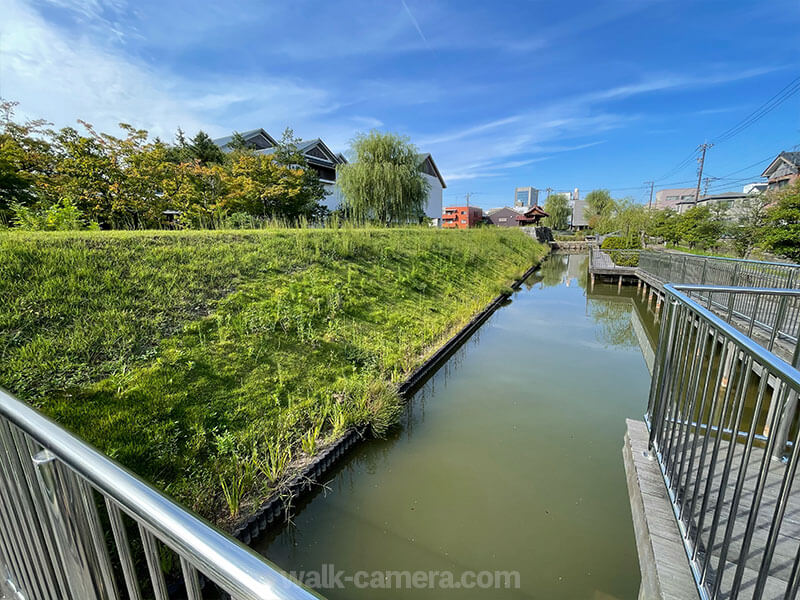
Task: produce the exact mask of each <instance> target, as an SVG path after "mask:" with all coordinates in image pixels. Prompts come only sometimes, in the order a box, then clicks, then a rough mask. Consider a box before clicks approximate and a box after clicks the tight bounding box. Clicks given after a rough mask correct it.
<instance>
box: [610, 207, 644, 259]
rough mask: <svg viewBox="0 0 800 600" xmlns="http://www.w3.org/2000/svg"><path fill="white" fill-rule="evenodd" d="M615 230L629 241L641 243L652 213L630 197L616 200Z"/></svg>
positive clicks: (614, 213)
mask: <svg viewBox="0 0 800 600" xmlns="http://www.w3.org/2000/svg"><path fill="white" fill-rule="evenodd" d="M613 222H614V231H618V232H620V234H621V235H622V237H624V238H625V240H626V241H627V242H628V243H631V244H632V243H634V242H635V243H636V244H637V247H638V246H640V245H641V242H642V240H643V238H644V234H645V232H646V231H647V228H648V224H649V222H650V213H649V212H648V210H647V209H646V208H645V207H644V206H642V205H641V204H637V203H635V202H634V201H633V200H631V199H630V198H624V199H622V200H617V201H615V202H614V212H613Z"/></svg>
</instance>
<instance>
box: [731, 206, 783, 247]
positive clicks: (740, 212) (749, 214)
mask: <svg viewBox="0 0 800 600" xmlns="http://www.w3.org/2000/svg"><path fill="white" fill-rule="evenodd" d="M771 201H772V200H771V199H770V197H769V196H768V195H766V194H758V195H756V196H753V197H751V198H746V199H745V200H743V201H742V202H741V204H740V205H739V206H738V207H736V209H735V214H736V215H737V218H736V221H735V222H734V223H733V224H731V225H730V226H729V227H728V229H727V233H728V237H730V239H731V241H732V243H733V248H734V250H735V251H736V254H737V255H738V256H739V257H740V258H747V257H748V256H750V253H751V252H752V251H753V248H755V247H756V245H758V243H759V241H760V240H761V236H762V233H763V228H764V225H765V223H766V221H767V206H768V205H769V203H770V202H771Z"/></svg>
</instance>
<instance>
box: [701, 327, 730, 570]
mask: <svg viewBox="0 0 800 600" xmlns="http://www.w3.org/2000/svg"><path fill="white" fill-rule="evenodd" d="M726 343H727V344H730V345H731V347H732V351H731V352H730V353H729V356H728V358H727V359H726V361H727V360H730V361H731V365H732V367H731V368H732V371H731V372H730V377H728V380H727V382H726V384H725V391H724V393H723V399H722V411H721V413H720V418H719V431H718V432H717V435H716V436H715V438H714V447H713V449H712V451H711V461H710V462H709V467H708V480H707V481H706V486H705V489H704V491H703V502H702V504H701V506H700V514H701V517H700V518H701V519H704V517H705V512H706V510H708V505H709V503H710V501H711V490H712V489H713V483H714V475H715V474H716V472H717V466H718V464H719V463H718V460H719V451H720V447H721V445H722V438H723V437H724V434H723V430H724V424H725V418H726V417H727V416H728V408H729V407H730V408H731V411H730V412H731V413H732V412H733V410H734V409H735V408H736V406H735V402H734V406H731V402H730V397H731V393H732V391H733V388H734V385H733V382H732V381H731V378H732V376H733V375H734V374H738V373H740V372H741V369H739V368H737V363H738V360H739V359H738V350H737V349H736V348H735V346H734V343H733V342H732V341H729V340H726ZM726 365H727V362H726V363H724V364H723V365H721V368H722V370H723V374H722V377H723V379H725V370H726V369H727V366H726ZM734 398H735V396H734ZM712 424H713V416H712V420H709V429H711V425H712ZM722 476H723V477H724V476H725V473H724V471H723V473H722ZM718 500H719V498H718ZM717 506H718V503H717ZM718 520H719V513H718V512H717V511H714V516H713V517H712V523H711V530H710V531H709V534H708V541H707V542H706V546H707V547H708V550H707V551H706V555H705V557H704V559H703V565H702V569H701V571H700V584H701V585H703V584H704V583H705V580H706V577H707V576H708V567H709V563H710V559H711V549H712V548H713V547H714V538H715V537H716V529H717V524H718ZM698 527H699V526H698Z"/></svg>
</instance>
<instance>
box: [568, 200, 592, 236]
mask: <svg viewBox="0 0 800 600" xmlns="http://www.w3.org/2000/svg"><path fill="white" fill-rule="evenodd" d="M588 227H589V219H587V218H586V200H575V201H574V202H573V203H572V219H571V221H570V228H571V229H573V230H577V229H587V228H588Z"/></svg>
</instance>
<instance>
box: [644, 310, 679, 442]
mask: <svg viewBox="0 0 800 600" xmlns="http://www.w3.org/2000/svg"><path fill="white" fill-rule="evenodd" d="M666 304H667V314H666V315H664V318H663V319H662V321H661V333H660V335H659V339H658V352H657V353H656V362H655V365H654V367H653V378H652V380H651V383H650V398H649V401H648V410H649V413H650V414H649V415H648V416H649V420H650V438H649V442H648V448H649V449H650V451H651V452H652V450H653V447H654V445H655V442H656V435H657V432H658V431H659V430H660V429H661V419H662V417H663V414H664V405H665V404H666V402H667V401H668V398H666V397H665V394H664V393H663V390H664V386H665V384H666V382H667V379H668V377H669V371H670V369H671V361H670V360H669V358H670V355H671V354H672V347H673V345H674V343H675V325H676V323H677V319H676V318H675V313H676V312H677V307H678V303H677V301H675V300H669V301H668V302H667V303H666Z"/></svg>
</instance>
